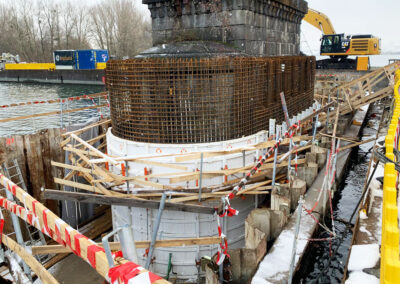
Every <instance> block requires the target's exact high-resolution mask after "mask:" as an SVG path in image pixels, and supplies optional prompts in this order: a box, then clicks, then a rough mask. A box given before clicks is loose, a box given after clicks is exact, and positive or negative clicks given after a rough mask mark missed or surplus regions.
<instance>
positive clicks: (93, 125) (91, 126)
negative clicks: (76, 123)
mask: <svg viewBox="0 0 400 284" xmlns="http://www.w3.org/2000/svg"><path fill="white" fill-rule="evenodd" d="M109 123H111V119H107V120H104V121H100V122H97V123H94V124H90V125H88V126H86V127H83V128H81V129H77V130H74V131H70V132H67V133H64V134H62V136H63V137H68V136H69V135H71V134H76V135H80V134H82V133H83V132H86V131H88V130H90V129H92V128H94V127H97V126H101V125H104V124H109Z"/></svg>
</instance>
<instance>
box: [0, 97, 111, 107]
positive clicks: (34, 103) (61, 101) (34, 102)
mask: <svg viewBox="0 0 400 284" xmlns="http://www.w3.org/2000/svg"><path fill="white" fill-rule="evenodd" d="M97 97H105V99H106V100H107V104H108V106H109V105H110V102H109V101H108V95H107V93H97V94H91V95H83V96H77V97H69V98H65V99H56V100H46V101H30V102H22V103H14V104H8V105H0V108H8V107H17V106H25V105H38V104H56V103H65V102H67V101H79V100H84V99H86V100H92V101H93V99H94V98H97Z"/></svg>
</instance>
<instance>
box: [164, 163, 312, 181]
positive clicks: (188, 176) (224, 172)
mask: <svg viewBox="0 0 400 284" xmlns="http://www.w3.org/2000/svg"><path fill="white" fill-rule="evenodd" d="M304 163H305V159H299V160H297V164H298V165H301V164H304ZM292 164H293V165H294V164H295V161H294V160H292V161H291V165H292ZM287 166H288V162H287V161H284V162H281V163H279V164H277V165H276V167H277V168H282V167H287ZM253 167H254V165H250V166H246V167H242V168H238V169H229V170H218V171H208V172H203V173H202V176H203V178H204V179H207V178H214V177H219V176H224V175H232V174H236V173H246V172H247V171H248V170H249V169H251V168H253ZM273 167H274V165H273V163H267V164H264V165H262V166H261V168H260V170H265V169H272V168H273ZM170 175H175V174H170ZM199 178H200V172H191V173H185V174H181V175H179V176H178V177H172V178H170V179H169V182H170V183H178V182H183V181H191V180H197V179H199Z"/></svg>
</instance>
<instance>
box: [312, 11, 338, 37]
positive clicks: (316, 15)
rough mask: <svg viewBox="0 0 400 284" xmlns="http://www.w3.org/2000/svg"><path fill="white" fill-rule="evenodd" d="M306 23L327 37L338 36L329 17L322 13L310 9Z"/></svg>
mask: <svg viewBox="0 0 400 284" xmlns="http://www.w3.org/2000/svg"><path fill="white" fill-rule="evenodd" d="M304 21H306V22H307V23H309V24H311V25H313V26H314V27H316V28H317V29H319V30H321V32H322V33H323V34H325V35H332V34H336V32H335V29H334V28H333V25H332V23H331V21H330V20H329V18H328V16H326V15H325V14H323V13H321V12H318V11H316V10H313V9H308V13H307V15H306V16H305V17H304Z"/></svg>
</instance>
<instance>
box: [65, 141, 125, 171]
mask: <svg viewBox="0 0 400 284" xmlns="http://www.w3.org/2000/svg"><path fill="white" fill-rule="evenodd" d="M70 137H71V138H72V139H75V140H76V141H79V142H80V143H81V144H82V145H84V146H85V147H86V148H88V149H89V150H91V151H93V152H95V153H97V154H98V155H100V156H101V157H102V158H103V159H106V160H107V161H108V162H110V163H112V164H113V165H117V164H118V162H117V161H115V160H114V159H113V158H111V157H110V156H108V155H106V154H104V153H103V152H101V151H99V150H98V149H96V148H95V147H93V146H92V145H90V144H89V143H87V142H86V141H85V140H83V139H82V138H80V137H78V136H77V135H76V134H73V133H72V134H70ZM89 164H90V163H89Z"/></svg>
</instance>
